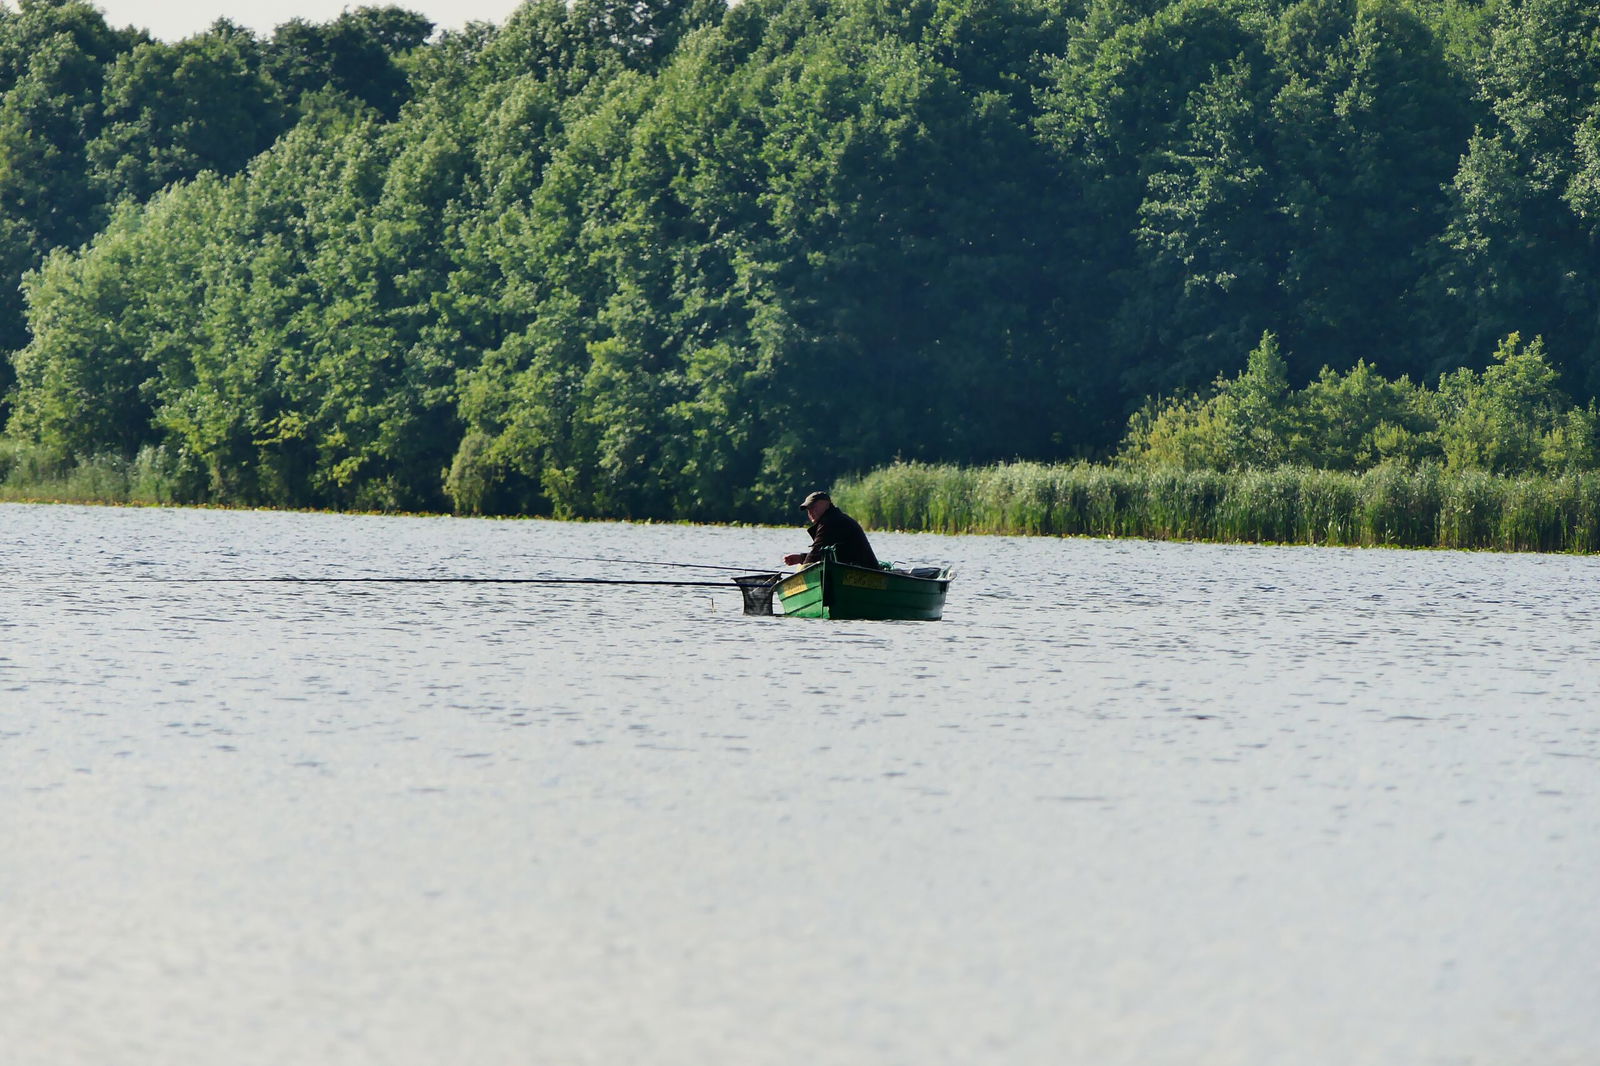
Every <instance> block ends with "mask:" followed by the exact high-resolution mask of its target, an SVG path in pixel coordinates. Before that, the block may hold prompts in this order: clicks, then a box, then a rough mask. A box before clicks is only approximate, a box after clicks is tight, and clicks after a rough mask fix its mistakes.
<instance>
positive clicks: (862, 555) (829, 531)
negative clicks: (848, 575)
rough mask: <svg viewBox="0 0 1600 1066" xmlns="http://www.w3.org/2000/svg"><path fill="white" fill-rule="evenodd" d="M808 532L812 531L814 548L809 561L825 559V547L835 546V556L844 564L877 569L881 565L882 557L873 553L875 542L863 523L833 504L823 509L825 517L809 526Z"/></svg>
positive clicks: (807, 556) (809, 554) (808, 556)
mask: <svg viewBox="0 0 1600 1066" xmlns="http://www.w3.org/2000/svg"><path fill="white" fill-rule="evenodd" d="M806 532H807V533H810V534H811V550H810V551H809V552H807V553H806V562H807V563H814V562H816V561H817V560H818V559H821V558H822V549H824V548H832V549H833V557H834V558H835V559H837V560H839V562H841V563H849V564H850V565H851V566H867V567H871V568H872V569H874V570H876V569H877V568H878V557H877V556H876V555H874V554H872V545H871V544H869V543H867V535H866V534H865V533H864V532H862V530H861V523H859V522H857V521H856V520H855V519H854V518H851V517H850V516H849V515H847V514H845V513H844V512H843V511H841V510H839V508H837V507H829V508H828V509H827V510H826V511H823V512H822V517H821V518H819V519H817V520H816V521H815V522H813V523H811V524H810V525H809V526H807V527H806Z"/></svg>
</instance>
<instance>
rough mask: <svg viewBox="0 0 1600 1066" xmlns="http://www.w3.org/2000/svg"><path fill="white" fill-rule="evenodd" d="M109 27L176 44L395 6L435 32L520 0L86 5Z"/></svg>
mask: <svg viewBox="0 0 1600 1066" xmlns="http://www.w3.org/2000/svg"><path fill="white" fill-rule="evenodd" d="M90 2H91V3H93V4H94V5H95V6H96V7H98V8H100V10H102V11H104V12H105V13H106V21H107V22H108V23H110V24H111V25H113V26H117V27H122V26H129V25H132V26H138V27H139V28H141V29H145V30H149V31H150V33H151V34H152V35H154V36H156V37H159V38H161V39H162V40H164V41H176V40H178V39H180V38H183V37H188V36H190V35H191V34H196V33H199V32H201V31H202V30H204V29H205V28H206V27H207V26H209V25H211V24H212V23H213V22H215V21H216V20H217V19H219V18H227V19H231V20H232V21H234V22H236V23H238V24H239V25H241V26H248V27H250V28H251V29H253V30H255V31H256V32H258V33H269V32H271V30H272V29H273V27H275V26H277V25H279V24H280V23H284V22H288V21H289V20H290V19H292V18H303V19H305V20H307V21H308V22H327V21H328V20H329V19H335V18H338V17H339V13H340V12H341V11H344V10H345V9H346V8H357V7H363V6H383V5H384V4H385V3H393V4H394V5H395V6H396V7H403V8H405V9H406V10H407V11H415V12H417V13H419V14H421V15H424V16H426V17H427V18H429V19H431V20H432V21H433V22H434V24H435V25H436V26H437V27H438V28H439V29H459V28H460V27H461V26H462V25H464V24H466V23H468V22H472V21H480V22H494V23H501V22H504V21H505V20H506V16H508V15H510V14H511V12H513V11H515V10H516V9H517V7H518V5H519V4H520V3H521V0H356V2H354V3H350V2H347V0H90Z"/></svg>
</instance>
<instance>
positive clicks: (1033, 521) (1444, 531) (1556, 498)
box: [0, 442, 1600, 554]
mask: <svg viewBox="0 0 1600 1066" xmlns="http://www.w3.org/2000/svg"><path fill="white" fill-rule="evenodd" d="M166 465H167V462H166V458H165V456H163V455H162V454H161V453H160V451H159V449H149V450H144V451H141V452H140V453H139V454H138V455H136V456H135V457H134V458H133V459H124V458H122V457H120V456H115V455H102V456H95V457H92V458H89V459H87V460H84V461H81V462H67V461H63V460H61V459H59V458H53V457H51V456H49V455H48V454H45V453H43V452H42V450H40V449H38V448H36V447H27V446H18V445H17V444H15V443H13V442H0V503H76V504H108V505H123V506H197V505H196V504H194V503H192V502H188V501H185V500H183V499H182V498H181V496H180V494H178V493H177V492H176V491H175V489H174V486H173V485H172V483H171V482H170V481H169V480H168V475H167V473H166V471H165V469H164V468H165V467H166ZM834 496H835V498H836V499H838V501H839V504H840V506H841V507H843V508H844V509H845V510H847V511H849V512H850V513H851V514H852V515H853V516H855V517H856V518H857V519H858V520H859V521H861V522H862V523H863V524H864V525H866V526H868V527H869V528H872V529H875V530H895V531H904V532H924V533H944V534H989V535H1011V536H1089V537H1132V538H1141V539H1147V540H1172V541H1202V542H1212V543H1239V544H1301V545H1317V546H1327V547H1398V548H1446V549H1464V550H1490V551H1512V552H1523V551H1532V552H1563V553H1573V554H1587V553H1593V552H1596V551H1600V472H1577V473H1565V474H1558V475H1523V476H1516V475H1504V474H1494V473H1489V472H1486V471H1482V470H1459V471H1451V470H1447V469H1445V468H1444V467H1442V466H1440V465H1438V464H1434V463H1421V464H1407V463H1399V462H1394V463H1387V464H1384V465H1381V466H1377V467H1374V468H1372V469H1370V470H1366V471H1364V472H1360V473H1353V472H1345V471H1334V470H1317V469H1311V468H1307V467H1296V466H1284V467H1279V468H1276V469H1270V470H1254V469H1252V470H1235V471H1229V472H1221V471H1215V470H1184V469H1180V468H1176V467H1157V468H1141V467H1134V466H1126V465H1112V464H1097V463H1087V462H1081V463H1066V464H1050V463H1030V462H1016V463H1002V464H998V465H994V466H986V467H963V466H955V465H941V464H933V463H907V462H897V463H894V464H891V465H890V466H887V467H883V468H881V469H878V470H875V471H872V472H871V473H868V474H866V475H863V476H860V477H855V478H849V479H846V480H843V481H841V482H839V483H838V485H837V486H836V487H835V488H834ZM198 506H218V505H216V504H210V505H207V504H199V505H198ZM223 506H228V505H223ZM233 506H240V505H233ZM274 509H277V508H274ZM417 513H424V512H417ZM427 513H431V512H427ZM519 517H549V516H533V515H527V516H519ZM580 520H581V519H580Z"/></svg>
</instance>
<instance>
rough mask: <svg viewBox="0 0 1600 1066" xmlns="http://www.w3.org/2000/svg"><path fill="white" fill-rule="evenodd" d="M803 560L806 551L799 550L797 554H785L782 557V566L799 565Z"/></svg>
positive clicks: (804, 559)
mask: <svg viewBox="0 0 1600 1066" xmlns="http://www.w3.org/2000/svg"><path fill="white" fill-rule="evenodd" d="M805 561H806V553H805V552H799V553H798V554H795V555H785V556H784V557H783V565H784V566H799V565H800V564H801V563H803V562H805Z"/></svg>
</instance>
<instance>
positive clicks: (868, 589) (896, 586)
mask: <svg viewBox="0 0 1600 1066" xmlns="http://www.w3.org/2000/svg"><path fill="white" fill-rule="evenodd" d="M950 577H951V574H950V571H949V569H948V568H940V567H936V566H919V567H915V568H912V569H906V570H898V569H897V570H882V569H878V570H874V569H872V568H871V567H866V566H849V565H847V564H845V563H838V562H834V561H833V560H832V559H823V560H822V561H820V562H815V563H812V564H811V565H810V566H807V567H805V568H803V569H801V570H799V571H798V572H796V573H793V574H789V575H788V576H786V577H785V576H781V575H780V576H778V577H776V578H775V577H774V576H773V575H770V574H760V575H752V576H751V577H749V578H734V581H735V582H736V583H737V584H738V585H739V587H740V588H741V589H742V590H744V593H745V613H746V614H771V613H772V596H773V593H776V594H777V598H778V603H779V605H780V606H781V607H782V608H783V613H784V614H785V615H787V616H789V617H791V618H862V619H901V620H905V621H925V622H936V621H938V620H939V618H940V617H941V616H942V615H943V614H944V595H945V592H946V591H947V590H948V589H949V588H950ZM763 597H764V598H765V603H764V604H763V603H762V602H761V600H762V599H763Z"/></svg>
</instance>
